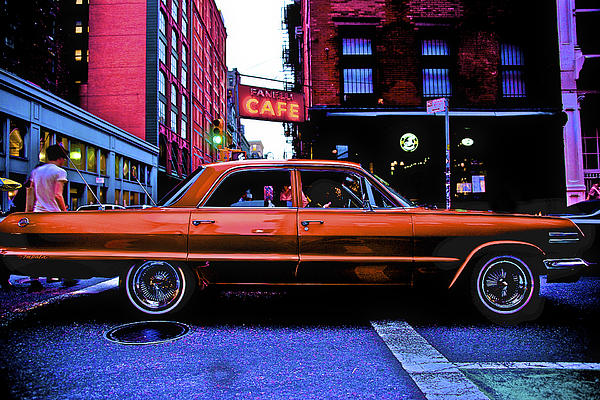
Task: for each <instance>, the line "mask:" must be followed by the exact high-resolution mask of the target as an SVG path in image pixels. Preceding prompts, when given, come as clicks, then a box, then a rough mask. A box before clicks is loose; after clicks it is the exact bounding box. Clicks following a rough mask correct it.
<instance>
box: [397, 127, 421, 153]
mask: <svg viewBox="0 0 600 400" xmlns="http://www.w3.org/2000/svg"><path fill="white" fill-rule="evenodd" d="M417 147H419V138H417V135H415V134H414V133H410V132H409V133H405V134H404V135H402V137H401V138H400V148H401V149H402V150H404V151H407V152H412V151H415V150H416V149H417Z"/></svg>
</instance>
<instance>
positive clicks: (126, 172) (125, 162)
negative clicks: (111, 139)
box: [123, 158, 130, 180]
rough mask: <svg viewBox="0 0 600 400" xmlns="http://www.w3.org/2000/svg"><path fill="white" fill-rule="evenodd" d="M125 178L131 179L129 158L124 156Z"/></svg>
mask: <svg viewBox="0 0 600 400" xmlns="http://www.w3.org/2000/svg"><path fill="white" fill-rule="evenodd" d="M123 179H127V180H130V177H129V160H128V159H127V158H123Z"/></svg>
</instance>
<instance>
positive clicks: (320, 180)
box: [300, 170, 365, 208]
mask: <svg viewBox="0 0 600 400" xmlns="http://www.w3.org/2000/svg"><path fill="white" fill-rule="evenodd" d="M300 179H301V180H302V194H303V198H304V197H305V198H306V202H307V203H308V204H307V205H306V206H307V207H323V208H362V207H363V198H365V196H364V195H363V188H362V180H361V178H360V177H359V176H357V175H355V174H354V173H352V172H346V171H322V170H314V171H313V170H304V171H301V172H300Z"/></svg>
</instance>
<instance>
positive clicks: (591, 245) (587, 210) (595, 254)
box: [554, 200, 600, 264]
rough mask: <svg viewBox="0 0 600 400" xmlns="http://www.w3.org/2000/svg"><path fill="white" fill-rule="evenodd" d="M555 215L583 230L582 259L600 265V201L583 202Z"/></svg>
mask: <svg viewBox="0 0 600 400" xmlns="http://www.w3.org/2000/svg"><path fill="white" fill-rule="evenodd" d="M554 215H556V216H560V217H564V218H568V219H570V220H571V221H573V222H574V223H575V224H576V225H577V226H578V227H579V228H580V229H581V231H582V232H583V234H584V238H583V240H582V249H581V251H582V254H581V257H582V258H583V259H584V260H586V261H589V262H591V263H594V264H600V200H586V201H581V202H579V203H575V204H573V205H570V206H569V207H567V208H566V209H565V210H564V211H563V212H561V213H558V214H554Z"/></svg>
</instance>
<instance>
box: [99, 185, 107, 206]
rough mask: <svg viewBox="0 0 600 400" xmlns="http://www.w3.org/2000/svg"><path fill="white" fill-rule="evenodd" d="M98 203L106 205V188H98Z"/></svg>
mask: <svg viewBox="0 0 600 400" xmlns="http://www.w3.org/2000/svg"><path fill="white" fill-rule="evenodd" d="M99 198H100V203H102V204H105V203H106V188H105V187H101V188H100V196H99Z"/></svg>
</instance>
